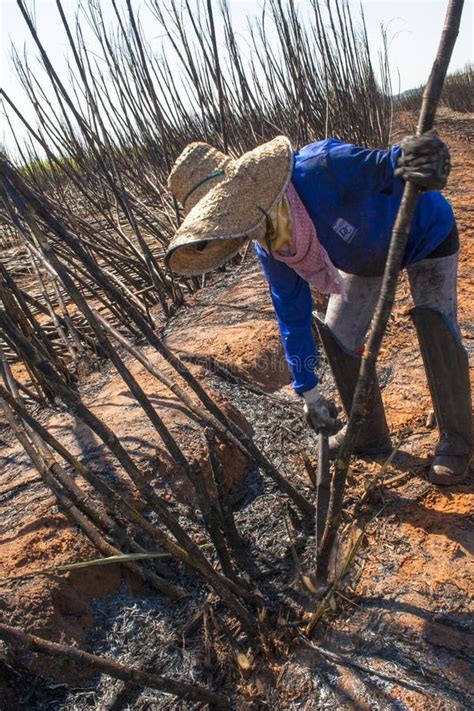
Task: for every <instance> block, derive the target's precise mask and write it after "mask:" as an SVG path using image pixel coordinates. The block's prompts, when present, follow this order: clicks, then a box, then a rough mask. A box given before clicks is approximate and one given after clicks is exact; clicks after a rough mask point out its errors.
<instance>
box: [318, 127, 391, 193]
mask: <svg viewBox="0 0 474 711" xmlns="http://www.w3.org/2000/svg"><path fill="white" fill-rule="evenodd" d="M401 153H402V149H401V148H400V146H393V147H392V148H389V149H388V150H380V149H377V148H374V149H371V148H361V147H360V146H355V145H352V144H348V143H341V142H340V141H337V140H331V141H329V142H328V155H327V166H328V168H329V171H330V172H331V173H332V174H333V176H334V177H335V178H336V180H337V181H338V182H339V183H342V184H343V185H344V186H345V187H346V189H347V190H348V191H350V192H351V193H352V194H353V195H358V196H359V197H362V196H364V195H371V194H374V193H386V194H391V193H392V192H394V191H401V190H402V189H403V184H404V183H403V180H402V179H401V178H399V177H397V175H396V174H395V169H396V168H397V165H398V160H399V158H400V156H401Z"/></svg>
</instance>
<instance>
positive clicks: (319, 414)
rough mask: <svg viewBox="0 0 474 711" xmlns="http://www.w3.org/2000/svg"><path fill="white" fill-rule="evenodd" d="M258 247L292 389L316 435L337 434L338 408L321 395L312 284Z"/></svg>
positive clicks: (257, 245)
mask: <svg viewBox="0 0 474 711" xmlns="http://www.w3.org/2000/svg"><path fill="white" fill-rule="evenodd" d="M255 246H256V251H257V255H258V258H259V260H260V263H261V265H262V267H263V272H264V274H265V277H266V279H267V281H268V284H269V287H270V294H271V297H272V301H273V307H274V309H275V314H276V317H277V321H278V328H279V329H280V336H281V340H282V343H283V348H284V350H285V356H286V361H287V363H288V365H289V366H290V370H291V372H292V374H293V387H294V389H295V390H296V392H297V393H298V394H299V395H302V396H303V400H304V414H305V416H306V421H307V422H308V424H309V426H310V427H312V428H313V429H314V430H316V432H319V431H325V432H326V433H327V434H331V433H332V432H336V431H337V429H338V428H339V426H340V425H339V422H338V420H337V408H336V406H335V405H334V403H333V402H332V401H330V400H326V398H325V397H324V395H322V394H321V393H320V392H319V388H318V378H317V375H316V373H315V368H316V364H317V361H318V355H317V350H316V345H315V342H314V339H313V329H312V314H311V311H312V298H311V291H310V288H309V285H308V283H307V282H306V281H304V279H302V278H301V277H300V276H299V275H298V274H297V273H296V272H295V271H294V269H291V267H289V266H288V265H287V264H284V263H283V262H280V261H278V260H277V259H275V258H274V257H272V256H271V255H270V254H267V252H266V251H265V250H264V249H262V247H260V245H259V244H256V245H255Z"/></svg>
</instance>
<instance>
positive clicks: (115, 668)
mask: <svg viewBox="0 0 474 711" xmlns="http://www.w3.org/2000/svg"><path fill="white" fill-rule="evenodd" d="M0 639H3V640H4V641H5V642H7V643H8V644H11V645H12V646H13V647H15V648H16V649H21V650H26V651H32V652H41V653H42V654H47V655H49V656H52V657H59V658H62V659H68V660H70V661H71V662H74V663H76V664H79V665H80V666H85V667H87V668H88V669H92V670H93V671H94V672H95V673H100V674H107V675H108V676H112V677H114V678H115V679H121V680H123V681H128V682H133V683H134V684H137V685H138V686H141V687H148V688H150V689H157V690H158V691H162V692H164V693H166V694H173V695H174V696H176V697H177V698H179V699H184V700H186V701H193V702H200V703H206V704H211V705H213V706H214V707H215V708H216V709H230V708H231V705H230V702H229V700H228V699H227V697H226V696H224V695H223V694H214V693H213V692H211V691H208V689H205V688H204V687H201V686H198V685H191V684H187V683H186V682H183V681H181V680H180V681H174V680H173V679H169V678H168V677H165V676H161V675H158V674H150V673H148V672H144V671H141V670H140V669H136V668H134V667H127V666H124V665H123V664H118V663H117V662H112V661H110V660H109V659H105V658H104V657H98V656H96V655H95V654H89V653H88V652H84V651H83V650H82V649H78V648H77V647H71V646H69V645H65V644H58V643H57V642H50V641H48V640H46V639H43V638H42V637H37V636H36V635H32V634H28V633H27V632H24V631H23V630H20V629H18V628H17V627H12V626H11V625H6V624H4V623H0Z"/></svg>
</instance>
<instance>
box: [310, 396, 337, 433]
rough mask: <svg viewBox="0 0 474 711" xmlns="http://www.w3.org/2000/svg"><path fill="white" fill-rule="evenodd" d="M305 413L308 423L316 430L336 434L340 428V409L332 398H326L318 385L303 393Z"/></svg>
mask: <svg viewBox="0 0 474 711" xmlns="http://www.w3.org/2000/svg"><path fill="white" fill-rule="evenodd" d="M303 398H304V414H305V417H306V421H307V423H308V425H309V426H310V427H311V428H312V429H313V430H315V431H316V432H321V431H323V432H325V433H326V434H328V435H331V434H335V433H336V432H337V431H338V430H339V429H340V422H339V421H338V419H337V414H338V409H337V407H336V405H335V403H334V402H333V401H332V400H326V398H325V397H324V395H321V393H320V392H319V389H318V386H317V385H315V386H314V388H312V389H311V390H308V391H307V392H305V393H303Z"/></svg>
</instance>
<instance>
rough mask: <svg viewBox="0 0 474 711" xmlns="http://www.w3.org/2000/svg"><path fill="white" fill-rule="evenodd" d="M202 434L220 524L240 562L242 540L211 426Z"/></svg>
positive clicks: (242, 553)
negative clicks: (215, 493)
mask: <svg viewBox="0 0 474 711" xmlns="http://www.w3.org/2000/svg"><path fill="white" fill-rule="evenodd" d="M204 436H205V437H206V441H207V451H208V453H209V463H210V465H211V472H212V477H213V479H214V484H215V487H216V491H217V495H218V497H219V506H220V511H221V525H222V530H223V532H224V535H225V537H226V538H227V541H228V542H229V545H230V546H231V548H232V551H233V553H234V554H235V556H236V558H237V560H238V561H239V563H240V564H242V563H243V562H244V561H245V555H244V551H243V541H242V538H241V537H240V534H239V532H238V530H237V526H236V525H235V519H234V513H233V511H232V502H231V500H230V496H229V492H228V490H227V485H226V481H225V476H224V469H223V466H222V462H221V460H220V457H219V452H218V449H217V443H216V439H215V432H214V430H213V429H212V428H210V427H206V429H205V430H204Z"/></svg>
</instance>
